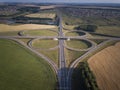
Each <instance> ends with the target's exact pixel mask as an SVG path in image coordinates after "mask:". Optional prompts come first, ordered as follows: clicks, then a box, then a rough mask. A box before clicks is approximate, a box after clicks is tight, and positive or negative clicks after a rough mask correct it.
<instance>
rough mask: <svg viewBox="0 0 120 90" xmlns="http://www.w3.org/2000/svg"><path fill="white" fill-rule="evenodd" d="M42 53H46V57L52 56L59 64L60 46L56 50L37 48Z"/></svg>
mask: <svg viewBox="0 0 120 90" xmlns="http://www.w3.org/2000/svg"><path fill="white" fill-rule="evenodd" d="M37 51H38V52H40V53H41V54H43V55H45V56H46V57H48V58H50V59H51V60H53V61H54V62H55V63H56V64H57V65H58V64H59V63H58V48H57V49H55V50H47V51H46V50H37Z"/></svg>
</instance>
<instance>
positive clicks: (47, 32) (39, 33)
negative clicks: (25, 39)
mask: <svg viewBox="0 0 120 90" xmlns="http://www.w3.org/2000/svg"><path fill="white" fill-rule="evenodd" d="M56 31H57V30H56ZM23 34H24V35H29V36H57V32H54V31H50V30H29V31H24V32H23Z"/></svg>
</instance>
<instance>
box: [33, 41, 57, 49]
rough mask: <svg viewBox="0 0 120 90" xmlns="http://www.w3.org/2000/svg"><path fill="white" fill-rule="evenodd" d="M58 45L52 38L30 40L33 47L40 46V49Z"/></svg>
mask: <svg viewBox="0 0 120 90" xmlns="http://www.w3.org/2000/svg"><path fill="white" fill-rule="evenodd" d="M57 45H58V42H57V41H54V40H41V39H37V40H34V41H33V42H32V46H33V47H34V48H40V49H49V48H54V47H56V46H57Z"/></svg>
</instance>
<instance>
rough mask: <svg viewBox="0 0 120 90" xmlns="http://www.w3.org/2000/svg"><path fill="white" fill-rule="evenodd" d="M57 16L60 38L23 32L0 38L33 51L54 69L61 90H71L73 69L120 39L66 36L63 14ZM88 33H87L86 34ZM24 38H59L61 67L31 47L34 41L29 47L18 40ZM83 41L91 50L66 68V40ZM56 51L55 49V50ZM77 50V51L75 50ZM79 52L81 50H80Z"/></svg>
mask: <svg viewBox="0 0 120 90" xmlns="http://www.w3.org/2000/svg"><path fill="white" fill-rule="evenodd" d="M56 11H57V10H56ZM57 16H58V18H59V26H58V27H59V35H58V36H23V35H22V32H20V33H19V34H21V36H0V38H5V39H11V40H14V41H16V42H18V43H20V44H22V45H23V46H24V47H26V48H27V49H29V50H30V51H32V52H33V53H35V54H36V55H38V56H39V57H42V58H43V59H44V60H45V61H47V62H48V63H49V64H50V65H51V67H52V68H53V70H54V71H55V73H56V75H57V77H58V80H59V90H71V76H72V73H73V68H75V67H76V66H77V65H78V63H79V62H80V61H81V60H82V59H84V58H86V57H87V56H88V55H89V54H90V53H92V52H94V51H96V50H98V49H99V48H100V47H102V46H104V45H105V44H106V43H108V42H111V41H114V40H120V38H115V37H87V35H83V36H64V34H63V31H62V29H63V27H62V16H61V13H60V12H59V11H57ZM86 33H87V32H85V34H86ZM22 38H26V39H54V38H58V40H59V46H58V47H59V67H58V66H57V65H56V64H55V63H54V62H53V61H52V60H51V59H49V58H47V57H46V56H44V55H43V54H41V53H39V52H37V51H36V50H35V49H34V48H33V47H32V45H31V43H32V41H31V42H29V44H28V45H26V44H24V43H23V42H22V41H20V40H18V39H22ZM67 38H69V39H80V40H81V39H83V40H87V41H89V42H90V43H91V44H92V47H91V48H89V49H81V50H80V51H86V50H87V53H85V54H84V55H82V56H81V57H79V58H78V59H76V60H75V61H74V62H73V63H72V64H71V65H70V67H69V69H68V67H66V60H65V52H64V48H65V47H67V48H69V47H68V46H66V45H65V43H64V40H65V39H67ZM89 39H106V40H107V39H108V40H107V41H105V42H103V43H101V44H99V45H96V44H95V43H94V42H92V41H91V40H89ZM53 49H54V48H53ZM71 49H73V48H71ZM73 50H75V49H73ZM78 51H79V50H78Z"/></svg>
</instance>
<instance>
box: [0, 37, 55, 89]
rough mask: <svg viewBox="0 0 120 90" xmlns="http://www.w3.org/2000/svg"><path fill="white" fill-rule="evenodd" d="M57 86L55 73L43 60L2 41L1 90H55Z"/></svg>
mask: <svg viewBox="0 0 120 90" xmlns="http://www.w3.org/2000/svg"><path fill="white" fill-rule="evenodd" d="M55 84H56V78H55V75H54V72H53V70H52V69H51V67H50V66H49V65H48V64H47V63H46V62H45V61H44V60H43V59H42V58H39V57H37V56H36V55H35V54H33V53H31V52H30V51H29V50H27V49H25V48H24V47H22V46H21V45H19V44H17V43H16V42H14V41H11V40H6V39H0V90H38V89H39V90H54V88H55ZM46 85H47V86H46Z"/></svg>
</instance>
